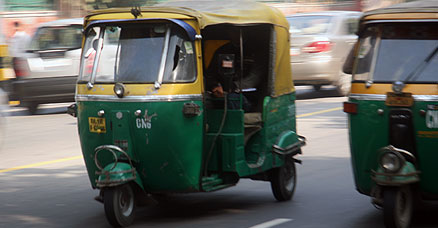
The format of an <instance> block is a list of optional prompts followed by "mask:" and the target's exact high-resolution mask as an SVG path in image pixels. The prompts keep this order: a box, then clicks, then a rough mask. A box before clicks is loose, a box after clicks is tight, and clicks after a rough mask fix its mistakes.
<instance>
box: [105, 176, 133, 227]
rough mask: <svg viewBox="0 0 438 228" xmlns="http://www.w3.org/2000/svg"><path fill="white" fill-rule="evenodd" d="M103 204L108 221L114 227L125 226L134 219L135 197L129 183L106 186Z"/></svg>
mask: <svg viewBox="0 0 438 228" xmlns="http://www.w3.org/2000/svg"><path fill="white" fill-rule="evenodd" d="M103 204H104V208H105V215H106V218H107V220H108V222H109V223H110V224H111V225H112V226H114V227H125V226H129V225H131V223H132V222H133V221H134V210H135V197H134V191H133V189H132V187H131V185H130V184H124V185H121V186H117V187H113V188H107V189H105V190H104V193H103Z"/></svg>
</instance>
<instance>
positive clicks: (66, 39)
mask: <svg viewBox="0 0 438 228" xmlns="http://www.w3.org/2000/svg"><path fill="white" fill-rule="evenodd" d="M81 42H82V26H81V25H70V26H62V27H41V28H39V29H38V30H37V31H36V32H35V35H34V36H33V37H32V40H31V42H30V46H29V48H28V50H31V51H39V50H51V49H79V48H81Z"/></svg>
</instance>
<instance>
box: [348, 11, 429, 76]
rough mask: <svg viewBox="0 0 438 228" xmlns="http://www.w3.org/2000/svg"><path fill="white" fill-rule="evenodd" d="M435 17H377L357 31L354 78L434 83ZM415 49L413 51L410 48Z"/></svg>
mask: <svg viewBox="0 0 438 228" xmlns="http://www.w3.org/2000/svg"><path fill="white" fill-rule="evenodd" d="M437 24H438V20H431V19H426V20H376V21H370V22H365V23H364V25H363V26H364V27H363V29H362V31H361V33H360V34H359V36H360V39H359V49H358V52H357V54H356V59H355V60H356V61H355V67H354V71H353V80H354V81H368V82H370V83H371V82H378V83H392V82H394V81H403V82H408V83H430V84H432V83H437V81H438V80H437V79H436V78H435V77H434V76H433V75H434V74H433V72H436V71H438V67H435V66H438V58H437V56H436V52H434V50H436V48H437V47H438V32H435V31H434V30H433V29H432V28H433V27H436V25H437ZM412 50H415V51H412Z"/></svg>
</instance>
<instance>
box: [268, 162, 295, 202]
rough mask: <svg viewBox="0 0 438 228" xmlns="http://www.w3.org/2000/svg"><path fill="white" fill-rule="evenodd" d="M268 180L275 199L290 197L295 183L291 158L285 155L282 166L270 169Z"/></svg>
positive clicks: (293, 163)
mask: <svg viewBox="0 0 438 228" xmlns="http://www.w3.org/2000/svg"><path fill="white" fill-rule="evenodd" d="M270 180H271V189H272V193H273V194H274V197H275V199H277V200H278V201H288V200H290V199H292V196H293V195H294V192H295V188H296V184H297V175H296V168H295V162H294V161H293V159H292V158H291V157H287V158H285V163H284V164H283V166H281V167H279V168H275V169H273V170H271V177H270Z"/></svg>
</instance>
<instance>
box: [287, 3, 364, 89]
mask: <svg viewBox="0 0 438 228" xmlns="http://www.w3.org/2000/svg"><path fill="white" fill-rule="evenodd" d="M361 15H362V13H360V12H354V11H322V12H314V13H297V14H294V15H292V16H289V17H287V20H288V21H289V25H290V34H291V39H290V43H291V47H290V55H291V66H292V76H293V79H294V83H295V85H312V86H313V87H314V88H315V90H319V89H320V88H321V86H323V85H334V86H336V88H337V91H338V93H339V94H340V95H344V96H345V95H346V94H347V93H348V92H349V91H350V87H351V83H350V81H351V75H346V74H343V73H342V71H341V68H342V65H343V63H344V61H345V58H346V56H347V54H348V53H349V51H350V50H351V48H352V47H353V45H354V43H355V42H356V40H357V35H356V31H357V26H358V22H359V18H360V16H361Z"/></svg>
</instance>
